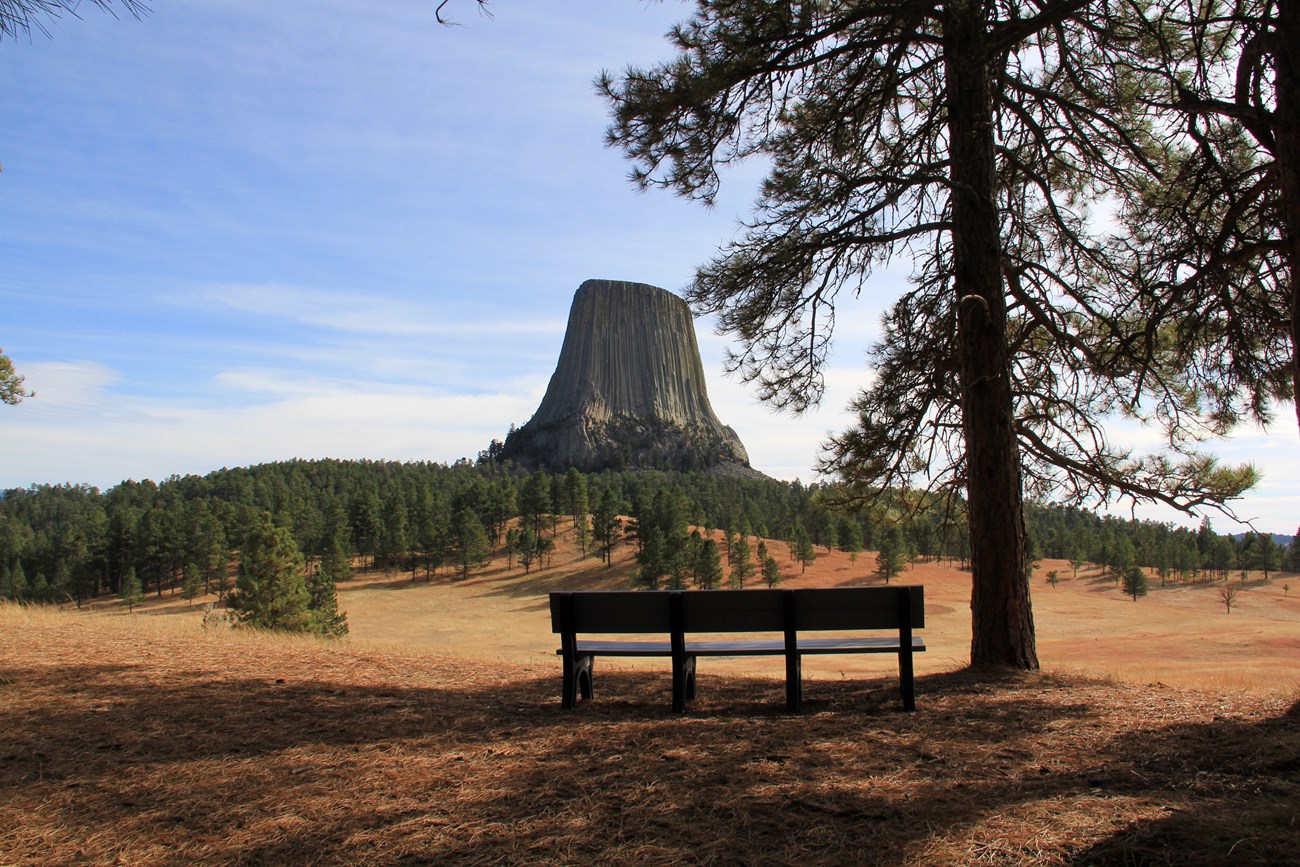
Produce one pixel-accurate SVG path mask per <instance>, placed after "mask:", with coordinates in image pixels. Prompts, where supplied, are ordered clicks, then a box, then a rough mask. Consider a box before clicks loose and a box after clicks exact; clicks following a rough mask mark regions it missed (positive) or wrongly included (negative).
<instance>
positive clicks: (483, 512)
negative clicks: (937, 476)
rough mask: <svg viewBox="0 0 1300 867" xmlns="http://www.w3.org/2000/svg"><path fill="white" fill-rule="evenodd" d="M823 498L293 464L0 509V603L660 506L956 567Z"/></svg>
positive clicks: (1140, 548) (1254, 558) (1204, 547)
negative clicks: (251, 549) (248, 542)
mask: <svg viewBox="0 0 1300 867" xmlns="http://www.w3.org/2000/svg"><path fill="white" fill-rule="evenodd" d="M826 493H827V489H825V488H822V487H820V486H817V485H812V486H804V485H801V484H800V483H798V482H793V483H790V482H778V481H773V480H768V479H749V478H738V477H730V476H719V475H706V474H693V473H663V472H621V473H620V472H603V473H592V474H582V473H579V472H577V471H576V470H570V471H569V472H568V473H564V474H553V475H551V474H546V473H541V472H537V473H532V474H531V475H530V474H525V473H524V472H522V471H520V470H518V469H517V468H514V467H513V466H511V465H508V464H507V465H499V464H493V463H490V462H489V463H481V464H474V463H471V462H469V461H460V462H457V463H456V464H452V465H447V464H440V463H397V462H389V461H338V460H314V461H301V460H294V461H288V462H281V463H272V464H263V465H259V466H254V467H246V468H236V469H222V470H218V471H216V472H212V473H209V474H208V475H206V476H183V477H182V476H172V477H171V478H168V479H166V480H165V481H163V482H161V483H154V482H152V481H148V480H146V481H142V482H136V481H126V482H122V483H121V484H119V485H117V486H115V487H113V488H111V489H109V490H107V491H102V492H101V491H99V490H97V489H95V488H91V487H88V486H82V485H40V486H34V487H31V488H27V489H12V490H8V491H5V492H4V493H3V495H0V596H4V597H8V598H14V599H21V600H24V601H37V602H47V601H48V602H52V601H68V600H74V601H77V602H78V603H79V602H80V601H82V600H84V599H86V598H88V597H93V596H96V595H99V594H104V593H117V592H118V591H119V589H120V587H121V582H122V580H123V578H124V577H125V576H126V575H127V574H128V573H129V572H132V571H134V573H135V574H136V576H137V577H138V580H139V581H140V582H141V584H142V585H143V587H144V589H145V590H146V591H148V592H158V593H161V592H163V591H164V590H168V589H171V590H175V589H177V588H179V587H181V586H182V584H183V583H184V582H187V581H188V582H190V583H191V585H192V584H193V583H194V582H201V585H202V586H203V587H204V588H205V589H209V590H210V589H212V587H213V585H214V584H215V585H216V586H217V589H218V591H220V589H221V588H222V587H223V586H225V584H226V582H227V581H228V580H229V569H230V564H231V562H232V558H233V556H234V554H235V552H237V551H238V550H239V549H240V547H241V546H242V544H243V541H244V537H245V534H246V533H247V532H248V529H249V528H250V527H252V526H254V525H255V523H256V518H257V517H258V516H259V515H261V514H262V513H264V512H266V513H270V515H271V516H272V517H273V519H274V521H275V523H276V524H278V525H280V526H282V527H284V528H286V529H288V530H289V532H290V533H291V534H292V536H293V538H294V540H295V541H296V542H297V544H298V546H299V548H300V549H301V550H302V552H303V554H304V555H306V557H307V558H308V560H309V561H315V562H328V561H329V560H330V559H331V558H333V559H334V561H336V562H337V561H338V560H339V558H345V561H344V562H357V563H359V564H361V565H380V566H389V567H393V568H406V569H411V570H412V571H416V570H424V571H425V572H426V573H427V572H429V571H432V570H434V569H436V568H438V567H440V566H443V565H450V564H452V563H456V562H457V560H458V558H460V559H461V560H462V561H463V560H464V558H465V557H466V550H465V546H466V544H467V543H466V542H465V539H466V528H467V525H471V524H472V525H476V526H477V527H479V528H481V529H480V530H478V531H476V532H480V533H481V534H482V535H483V537H484V538H485V539H486V541H487V545H488V546H487V548H486V549H485V550H484V551H483V553H482V554H481V556H480V555H477V554H476V555H475V556H476V562H481V557H492V556H506V555H507V552H506V551H505V550H504V547H503V546H504V544H505V542H506V540H507V539H508V535H507V533H506V528H507V526H508V525H509V524H510V523H511V521H512V519H515V518H519V517H531V518H533V519H534V520H533V521H532V522H531V523H532V524H533V525H534V526H536V527H537V528H538V532H537V536H538V537H539V538H541V537H543V536H545V530H544V527H545V526H547V525H546V523H545V522H543V521H541V516H554V515H567V516H589V518H588V520H584V521H583V522H582V526H583V527H584V532H585V528H586V527H588V526H590V532H591V536H592V546H593V551H595V550H596V548H597V547H598V546H599V545H600V544H617V542H618V540H619V539H620V538H622V537H624V536H630V537H635V536H636V535H637V528H638V526H640V525H642V524H648V523H649V522H650V521H651V520H652V519H651V517H650V515H651V513H652V512H653V513H655V514H658V513H660V512H662V511H663V510H664V508H665V505H664V504H665V503H667V504H669V506H670V508H669V509H668V510H669V511H671V512H672V513H673V514H675V515H677V516H679V517H678V518H677V519H675V520H679V521H680V520H682V519H684V521H685V522H689V523H690V524H693V525H695V526H699V527H704V528H710V529H712V528H721V529H724V530H727V531H729V532H735V533H744V534H746V535H751V534H752V535H755V536H759V537H766V538H775V539H785V540H790V539H792V538H794V537H796V536H801V535H805V534H806V536H807V537H808V538H809V539H810V540H811V541H812V542H813V543H815V544H816V545H820V546H840V547H843V548H846V549H848V550H860V549H865V550H877V549H878V548H879V547H882V546H883V547H889V548H891V549H898V550H900V552H901V555H902V556H904V557H921V558H929V557H939V556H943V557H949V558H953V559H964V557H965V551H966V534H965V528H964V526H962V525H961V524H960V522H958V523H956V524H954V525H950V526H945V525H944V523H943V516H942V515H941V514H940V513H939V512H938V511H937V510H934V511H930V512H926V513H922V514H918V515H915V516H913V517H911V518H909V519H906V520H904V521H903V522H902V523H901V524H894V523H890V516H883V517H879V518H873V517H871V516H868V515H866V514H842V513H836V512H831V511H828V510H826V509H824V508H822V507H821V505H820V503H821V502H822V500H823V499H824V495H825V494H826ZM656 510H657V511H656ZM618 516H631V517H630V518H629V519H627V520H626V521H623V520H620V519H619V518H618ZM1028 523H1029V537H1030V545H1031V557H1032V558H1042V557H1051V558H1059V559H1068V560H1076V561H1079V562H1091V563H1101V564H1105V565H1108V566H1111V567H1113V568H1116V569H1122V568H1124V567H1125V566H1127V565H1131V564H1133V563H1137V564H1139V565H1143V566H1146V567H1148V568H1150V569H1153V570H1165V571H1167V572H1168V573H1170V574H1176V575H1178V576H1180V577H1187V576H1189V575H1190V576H1197V575H1199V574H1202V573H1213V574H1220V575H1222V574H1227V572H1229V571H1231V570H1237V569H1278V568H1285V569H1287V570H1300V550H1298V549H1297V546H1296V545H1295V544H1292V545H1291V547H1290V548H1286V549H1284V548H1281V547H1280V546H1278V545H1277V544H1276V543H1274V541H1273V539H1272V537H1270V536H1248V537H1246V538H1244V539H1241V540H1235V539H1233V538H1231V537H1229V536H1226V535H1219V534H1217V533H1215V532H1214V531H1213V530H1212V528H1211V527H1210V525H1209V523H1208V522H1206V523H1204V524H1203V525H1202V527H1201V528H1200V530H1199V531H1190V530H1187V529H1182V528H1174V527H1172V526H1170V525H1167V524H1160V523H1153V522H1147V521H1141V522H1139V521H1123V520H1118V519H1115V518H1111V517H1107V518H1100V517H1098V516H1096V515H1093V514H1090V513H1087V512H1084V511H1080V510H1077V509H1071V508H1061V507H1031V508H1030V509H1029V512H1028ZM550 526H551V527H553V526H554V522H551V524H550ZM895 528H897V529H895ZM602 534H603V536H604V538H603V539H602ZM458 565H460V566H463V567H465V568H469V566H470V565H471V564H470V563H468V562H461V563H459V564H458ZM863 568H864V572H866V571H868V570H869V569H870V566H869V565H868V564H867V563H866V562H864V566H863Z"/></svg>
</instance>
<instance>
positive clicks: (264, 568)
mask: <svg viewBox="0 0 1300 867" xmlns="http://www.w3.org/2000/svg"><path fill="white" fill-rule="evenodd" d="M305 572H306V564H305V561H304V560H303V556H302V552H301V551H299V550H298V546H297V543H295V542H294V540H293V535H292V534H291V533H290V532H289V531H288V530H286V529H285V528H283V527H278V526H276V524H275V521H274V519H273V518H272V517H271V513H270V512H263V513H262V514H261V515H260V516H258V518H257V519H256V520H255V521H254V523H253V526H252V527H251V528H250V529H249V531H248V535H247V537H245V539H244V545H243V548H242V549H241V550H240V557H239V571H238V574H237V575H236V578H235V590H234V592H232V593H231V594H230V599H229V603H228V604H229V607H230V608H231V610H232V611H233V612H234V616H235V619H236V620H237V622H238V623H239V624H241V625H243V626H248V627H252V628H254V629H272V630H283V631H286V632H303V631H308V630H310V629H311V626H312V623H311V615H310V613H309V612H308V604H309V603H310V601H311V595H310V594H309V593H308V591H307V577H306V574H305Z"/></svg>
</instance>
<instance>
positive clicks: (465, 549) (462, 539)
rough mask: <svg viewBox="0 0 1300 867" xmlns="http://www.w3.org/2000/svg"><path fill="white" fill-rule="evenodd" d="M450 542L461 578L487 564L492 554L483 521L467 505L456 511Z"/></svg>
mask: <svg viewBox="0 0 1300 867" xmlns="http://www.w3.org/2000/svg"><path fill="white" fill-rule="evenodd" d="M452 531H453V534H454V535H453V539H452V544H453V546H454V547H455V555H456V565H457V566H458V567H459V568H460V577H461V579H462V580H464V579H465V578H468V577H469V573H470V571H472V570H474V569H478V568H480V567H482V566H485V565H487V564H488V562H489V561H490V560H491V556H492V546H491V543H490V542H489V540H488V535H487V530H485V529H483V522H482V521H481V520H479V516H478V515H477V514H476V513H475V512H474V510H473V509H471V508H469V507H464V508H462V509H461V510H460V511H459V512H457V513H456V517H455V524H454V526H453V528H452Z"/></svg>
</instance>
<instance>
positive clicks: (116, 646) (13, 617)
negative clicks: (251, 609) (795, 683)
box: [0, 524, 1300, 865]
mask: <svg viewBox="0 0 1300 867" xmlns="http://www.w3.org/2000/svg"><path fill="white" fill-rule="evenodd" d="M769 547H770V548H771V549H772V553H773V554H774V555H776V556H777V557H778V559H779V560H781V562H782V566H783V569H784V571H785V574H786V579H785V580H786V586H796V587H797V586H833V585H840V584H853V583H871V582H872V581H874V580H875V579H873V578H871V576H870V573H871V571H872V568H873V565H874V558H873V556H872V555H871V554H863V555H860V556H859V557H858V558H856V561H855V560H853V559H851V558H850V557H849V556H848V555H847V554H843V553H839V552H834V553H829V554H828V553H826V552H825V550H824V549H819V551H818V554H819V556H818V560H817V562H816V563H814V564H813V565H812V566H810V567H809V568H808V569H807V571H806V572H803V573H801V572H800V571H799V568H798V566H797V565H795V564H793V563H792V562H791V561H790V558H789V557H788V556H786V551H785V546H784V543H780V542H773V543H770V545H769ZM630 556H631V555H630V551H629V550H628V549H627V548H626V547H622V548H620V549H619V552H618V553H617V556H616V562H615V565H614V568H612V569H609V568H604V567H602V565H601V564H600V563H599V562H598V561H597V560H595V559H583V558H579V557H578V556H577V554H576V552H575V551H574V550H573V548H572V539H571V536H570V535H569V534H568V533H567V532H566V531H565V530H564V525H563V524H562V525H561V533H560V538H559V543H558V548H557V551H556V554H555V557H554V560H553V563H552V565H551V566H550V568H547V569H542V570H539V569H538V568H536V566H534V568H533V570H532V573H531V574H527V575H526V574H524V573H523V570H522V569H521V568H520V567H519V566H518V564H516V566H515V568H513V569H508V568H506V564H505V562H504V561H498V562H495V563H494V564H493V565H492V566H491V567H490V568H488V569H486V570H483V571H481V572H479V573H475V574H474V575H472V576H471V577H470V578H469V579H467V580H464V581H460V580H455V579H454V578H453V577H451V576H449V575H447V574H445V573H444V574H438V575H436V576H434V577H433V578H431V579H430V580H425V579H424V578H423V577H422V576H421V577H419V578H417V579H416V580H411V577H410V575H409V574H405V573H403V574H397V573H378V572H362V573H358V575H357V576H356V577H355V578H354V579H353V580H351V581H349V582H347V583H345V584H342V585H340V587H339V605H340V608H341V609H344V610H346V611H347V612H348V619H349V622H350V625H351V635H350V636H349V637H348V638H347V639H344V640H343V641H340V642H326V641H321V640H316V639H309V638H300V637H291V636H283V635H265V634H256V633H249V632H246V631H240V630H231V629H229V628H228V627H224V626H213V625H209V627H208V628H206V629H205V628H204V627H203V626H202V625H201V624H202V621H203V615H202V608H203V606H204V603H205V601H206V600H204V599H197V600H193V601H192V602H187V601H186V600H183V599H181V598H180V597H179V596H164V597H163V598H161V599H158V598H156V597H150V598H149V599H147V600H146V601H145V602H144V603H142V604H141V605H139V606H137V607H136V610H135V612H134V613H127V612H126V611H125V609H124V608H122V607H121V606H120V605H119V604H117V603H116V602H110V601H108V600H103V601H100V602H97V603H95V604H93V605H88V606H86V607H85V608H83V609H82V610H80V611H77V610H65V611H59V610H54V609H50V608H22V607H18V606H14V605H7V606H0V708H3V710H2V711H0V864H4V865H9V864H69V863H93V864H175V863H203V864H445V863H483V864H500V863H505V864H515V863H562V864H579V863H581V864H587V863H601V864H660V863H667V862H670V861H674V862H687V863H717V862H724V863H746V864H749V863H752V864H795V863H799V864H805V865H806V864H810V863H859V864H876V863H879V864H916V865H929V864H954V865H956V864H1207V865H1208V864H1222V863H1232V864H1281V863H1291V860H1290V859H1293V858H1294V853H1295V852H1296V851H1300V825H1298V824H1297V823H1298V819H1297V816H1300V702H1297V698H1298V697H1300V673H1297V668H1296V666H1295V660H1296V659H1298V658H1300V652H1298V651H1300V580H1296V576H1275V577H1272V578H1271V579H1270V580H1268V581H1265V580H1263V578H1262V576H1259V575H1252V576H1249V578H1248V580H1247V581H1246V582H1245V583H1244V586H1243V589H1242V590H1241V592H1240V593H1239V595H1238V596H1237V598H1236V600H1235V601H1234V602H1233V606H1232V610H1231V612H1230V613H1229V612H1228V611H1227V610H1226V607H1225V605H1224V602H1223V601H1222V599H1221V598H1220V596H1219V593H1218V587H1219V586H1221V585H1216V584H1214V583H1205V584H1193V585H1185V586H1177V587H1167V588H1160V587H1159V586H1158V585H1159V580H1158V579H1157V578H1154V577H1153V578H1152V585H1153V586H1152V589H1151V592H1150V595H1148V596H1147V597H1145V598H1141V599H1139V600H1137V601H1133V600H1131V599H1129V598H1128V597H1126V596H1124V595H1123V594H1122V592H1121V590H1120V589H1119V588H1118V587H1117V586H1115V584H1114V583H1113V582H1112V581H1111V580H1110V579H1109V578H1103V577H1101V576H1100V575H1098V574H1097V573H1096V571H1095V570H1093V569H1088V570H1081V571H1080V572H1079V574H1078V575H1077V576H1076V575H1073V574H1072V573H1071V570H1070V568H1069V566H1068V565H1066V564H1064V563H1054V562H1051V561H1048V562H1044V563H1043V564H1041V566H1040V568H1039V569H1038V571H1037V572H1036V574H1035V578H1034V610H1035V618H1036V623H1037V630H1038V638H1039V654H1040V657H1041V659H1042V662H1043V666H1044V671H1043V672H1042V673H1034V674H1019V675H1008V676H1005V677H1000V678H993V679H990V678H988V677H985V678H976V677H973V676H972V675H971V674H970V673H968V672H965V671H963V666H964V665H965V662H966V654H967V649H968V645H969V640H970V635H969V629H970V626H969V608H968V600H969V595H968V594H969V576H968V575H966V573H963V572H961V571H959V570H957V569H955V568H952V567H951V566H950V565H948V564H942V563H922V564H915V565H913V566H912V567H911V568H910V570H909V571H908V572H907V573H905V574H904V575H903V576H902V577H901V578H900V579H898V580H900V581H903V582H906V583H919V584H924V585H925V587H926V617H927V625H926V628H925V630H924V632H923V634H924V636H925V638H926V641H927V644H928V645H929V648H930V650H929V651H928V652H927V653H926V654H923V655H922V656H920V657H918V675H919V678H918V711H917V712H916V713H914V714H907V713H904V712H902V711H901V710H900V709H899V702H898V697H897V689H896V678H895V670H894V666H893V664H892V663H891V661H890V660H888V659H878V658H873V657H852V656H849V657H839V658H837V657H826V658H821V659H809V660H807V661H806V662H805V677H806V684H805V694H806V705H807V709H806V712H805V713H803V714H801V715H797V716H792V715H788V714H786V713H784V712H783V685H782V682H781V680H780V677H781V675H782V663H781V661H780V660H779V659H776V658H770V659H750V660H713V659H709V660H704V661H702V662H701V664H700V697H699V700H698V701H697V702H696V703H694V704H693V705H692V706H691V708H690V710H689V711H688V713H686V714H685V715H683V716H675V715H673V714H672V713H671V712H670V710H669V692H670V686H669V677H668V674H667V671H666V666H665V665H664V663H663V661H654V660H649V661H642V662H639V663H635V664H633V663H628V664H626V665H618V664H616V663H614V662H612V661H609V660H604V661H601V662H600V667H599V674H598V680H597V684H596V685H597V696H596V699H595V700H594V701H592V702H590V703H586V704H583V705H581V706H580V707H579V708H578V709H577V710H576V711H573V712H565V711H562V710H561V709H560V708H559V700H558V698H559V664H558V661H557V660H556V658H555V655H554V650H555V647H556V640H555V637H554V636H553V635H551V633H550V623H549V615H548V609H547V603H546V593H547V591H548V590H551V589H558V588H600V587H609V588H614V587H625V586H628V582H629V572H630V569H631V560H630ZM1052 570H1055V571H1056V572H1057V579H1058V580H1057V582H1056V585H1055V586H1052V585H1051V584H1049V583H1048V581H1047V580H1046V575H1047V573H1048V572H1049V571H1052ZM1288 584H1291V585H1292V586H1291V588H1290V590H1287V589H1284V588H1285V587H1286V586H1287V585H1288Z"/></svg>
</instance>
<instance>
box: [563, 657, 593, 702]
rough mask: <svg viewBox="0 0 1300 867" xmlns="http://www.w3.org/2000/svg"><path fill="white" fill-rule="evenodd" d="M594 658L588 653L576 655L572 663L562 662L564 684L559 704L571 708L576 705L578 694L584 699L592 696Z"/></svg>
mask: <svg viewBox="0 0 1300 867" xmlns="http://www.w3.org/2000/svg"><path fill="white" fill-rule="evenodd" d="M595 660H596V658H595V657H594V656H590V655H588V654H584V655H582V656H578V657H576V658H575V659H574V661H573V662H572V663H569V662H568V661H566V662H565V664H564V684H563V687H562V692H561V695H560V706H561V707H564V708H566V709H572V708H574V707H577V705H578V694H579V693H581V694H582V697H583V698H585V699H590V698H591V697H592V694H593V693H592V687H591V668H592V665H593V664H594V663H595Z"/></svg>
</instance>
